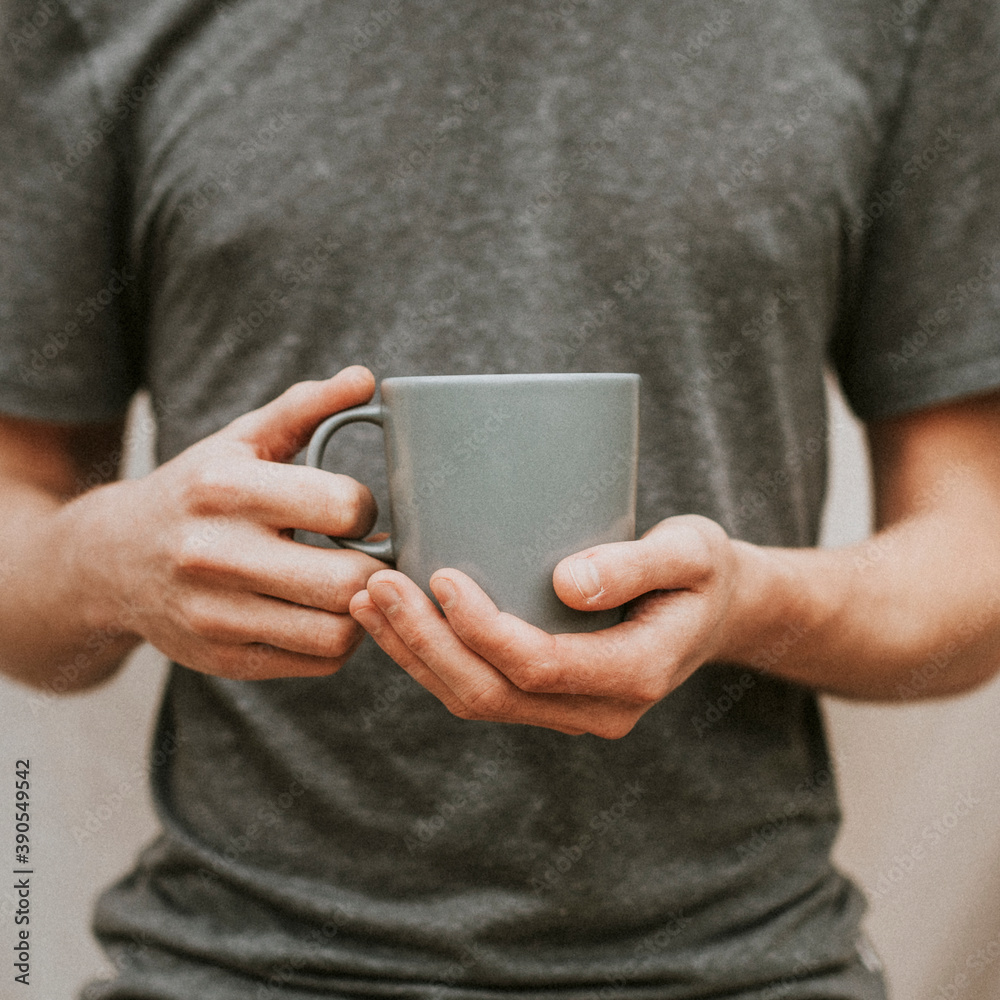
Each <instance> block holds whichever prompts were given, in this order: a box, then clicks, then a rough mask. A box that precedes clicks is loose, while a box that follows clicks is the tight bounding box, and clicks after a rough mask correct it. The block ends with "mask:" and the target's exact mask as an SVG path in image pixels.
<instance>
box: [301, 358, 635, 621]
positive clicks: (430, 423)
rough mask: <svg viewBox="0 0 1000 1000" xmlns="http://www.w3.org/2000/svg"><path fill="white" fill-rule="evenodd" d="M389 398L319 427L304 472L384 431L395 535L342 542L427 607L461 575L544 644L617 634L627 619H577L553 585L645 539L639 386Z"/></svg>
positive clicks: (580, 384)
mask: <svg viewBox="0 0 1000 1000" xmlns="http://www.w3.org/2000/svg"><path fill="white" fill-rule="evenodd" d="M381 389H382V392H381V402H380V403H373V404H370V405H368V406H356V407H353V408H352V409H349V410H343V411H341V412H340V413H335V414H334V415H333V416H332V417H329V418H328V419H327V420H325V421H324V422H323V423H322V424H320V426H319V427H318V428H317V429H316V432H315V433H314V434H313V437H312V440H311V441H310V443H309V450H308V452H307V455H306V462H307V463H308V464H309V465H312V466H315V467H317V468H318V467H319V466H320V464H321V462H322V460H323V454H324V451H325V449H326V446H327V442H328V441H329V440H330V437H331V436H332V435H333V434H334V433H335V432H336V431H337V430H339V429H340V428H341V427H343V426H345V425H346V424H349V423H354V422H356V421H367V422H370V423H373V424H378V425H380V426H381V427H382V429H383V431H384V436H385V459H386V466H387V470H388V479H389V511H390V520H391V533H390V536H389V537H388V538H386V539H384V540H383V541H378V542H367V541H357V540H354V539H347V538H334V539H333V541H335V542H336V543H337V544H338V545H341V546H344V547H345V548H351V549H357V550H359V551H361V552H367V553H368V554H369V555H372V556H375V557H376V558H378V559H382V560H384V561H385V562H388V563H392V564H394V565H395V566H396V568H397V569H399V570H400V572H402V573H405V574H406V575H407V576H408V577H410V578H411V579H412V580H414V581H415V582H416V583H417V584H418V585H419V586H420V587H422V588H423V589H424V591H425V593H427V594H428V596H432V595H431V592H430V589H429V586H428V581H429V579H430V577H431V574H432V573H434V571H435V570H438V569H443V568H445V567H454V568H455V569H460V570H462V572H464V573H467V574H468V575H469V576H470V577H472V579H473V580H475V581H476V582H477V583H478V584H479V585H480V586H481V587H482V588H483V590H484V591H486V593H487V594H489V596H490V597H491V598H492V599H493V601H494V602H495V603H496V605H497V606H498V607H499V608H500V610H501V611H509V612H511V613H512V614H515V615H517V616H518V617H519V618H523V619H525V620H526V621H529V622H531V623H532V624H533V625H537V626H539V627H540V628H543V629H545V630H546V631H548V632H553V633H555V632H590V631H593V630H594V629H599V628H606V627H608V626H610V625H614V624H616V623H618V622H619V621H621V619H622V612H621V610H620V609H614V610H611V611H576V610H574V609H573V608H569V607H567V606H566V605H565V604H563V603H562V601H560V600H559V598H558V597H557V596H556V593H555V590H554V589H553V587H552V571H553V569H555V566H556V564H557V563H558V562H559V561H560V560H561V559H562V558H563V557H564V556H567V555H570V554H572V553H573V552H578V551H580V550H581V549H585V548H588V547H589V546H591V545H598V544H601V543H604V542H620V541H628V540H631V539H632V538H634V537H635V494H636V469H637V464H638V449H639V376H638V375H632V374H619V373H610V372H608V373H594V374H588V373H569V374H541V375H415V376H410V377H405V378H388V379H385V381H383V382H382V387H381Z"/></svg>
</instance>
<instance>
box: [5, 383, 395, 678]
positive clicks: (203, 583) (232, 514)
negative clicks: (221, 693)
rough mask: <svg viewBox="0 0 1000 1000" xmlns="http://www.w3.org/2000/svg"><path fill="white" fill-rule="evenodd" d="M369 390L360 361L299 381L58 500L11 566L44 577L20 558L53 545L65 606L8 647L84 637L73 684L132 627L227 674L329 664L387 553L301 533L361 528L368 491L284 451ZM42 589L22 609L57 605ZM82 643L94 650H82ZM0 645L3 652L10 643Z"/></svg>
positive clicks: (299, 671)
mask: <svg viewBox="0 0 1000 1000" xmlns="http://www.w3.org/2000/svg"><path fill="white" fill-rule="evenodd" d="M373 391H374V379H373V377H372V375H371V373H370V372H369V371H368V370H367V369H364V368H360V367H352V368H347V369H344V370H343V371H342V372H340V373H339V374H337V375H336V376H335V377H334V378H332V379H329V380H327V381H323V382H303V383H299V384H297V385H294V386H292V387H291V388H290V389H288V390H287V391H286V392H285V393H283V394H282V395H281V396H279V397H278V398H277V399H275V400H274V401H273V402H271V403H269V404H267V405H266V406H264V407H261V408H260V409H258V410H254V411H252V412H251V413H247V414H245V415H244V416H242V417H239V418H238V419H236V420H234V421H233V422H232V423H231V424H229V425H228V426H227V427H225V428H223V429H222V430H220V431H218V432H217V433H215V434H213V435H211V436H210V437H207V438H205V439H204V440H202V441H200V442H198V443H197V444H194V445H192V446H191V447H190V448H188V449H186V450H185V451H183V452H182V453H181V454H179V455H177V456H176V457H175V458H174V459H172V460H171V461H169V462H166V463H165V464H164V465H162V466H160V467H159V468H157V469H156V470H155V471H153V472H151V473H150V474H149V475H147V476H145V477H143V478H141V479H135V480H127V481H121V482H115V483H110V484H108V485H105V486H100V487H97V488H96V489H93V490H90V491H89V492H87V493H84V494H83V495H81V496H79V497H77V498H76V499H74V500H72V501H70V502H68V503H62V504H60V505H59V506H58V508H55V509H53V510H52V511H51V513H52V516H51V517H50V518H48V519H47V522H48V523H47V529H46V532H45V533H44V534H43V535H42V536H40V537H39V541H38V543H37V545H38V548H39V551H38V552H36V553H35V554H34V555H35V556H36V558H35V559H34V561H33V562H32V553H31V552H30V551H23V546H22V551H21V552H20V556H21V559H20V560H17V561H15V563H14V565H15V569H16V568H17V567H18V564H20V566H21V567H23V568H25V570H26V571H27V575H28V577H30V578H32V579H31V584H30V587H29V588H28V589H29V590H31V589H37V588H39V587H40V586H44V584H43V583H42V582H41V580H40V579H39V577H38V575H37V572H32V571H31V570H30V569H29V567H31V569H37V566H38V560H39V559H41V560H42V561H43V562H44V561H49V560H51V559H52V558H53V557H54V555H55V554H56V553H58V554H59V559H58V562H59V564H60V565H59V568H58V572H59V573H60V574H62V575H61V578H60V579H58V580H53V589H54V590H58V591H59V592H60V594H61V599H60V602H59V603H60V606H61V608H62V611H61V613H60V615H59V620H58V621H51V622H45V621H42V620H38V621H36V622H34V624H33V627H30V628H28V629H27V630H26V629H24V628H23V627H22V628H20V629H18V631H19V632H20V633H21V639H22V641H21V643H20V646H19V648H18V649H17V650H14V651H13V655H14V656H15V657H16V658H17V659H24V660H25V661H32V660H37V659H38V656H39V654H43V655H47V656H49V657H52V655H53V654H54V653H55V654H57V656H56V660H60V659H61V660H66V659H67V658H68V657H69V656H70V654H73V653H74V650H78V651H80V652H83V653H84V657H83V660H84V669H83V670H82V672H81V671H74V675H75V674H77V673H82V675H81V676H80V677H79V678H77V679H76V680H75V682H74V685H73V686H79V687H82V686H86V685H87V684H88V683H93V682H95V681H97V680H100V679H101V678H102V677H104V676H106V675H107V674H108V673H110V672H111V670H112V669H114V666H115V665H116V663H117V661H119V660H120V659H121V658H122V656H123V655H124V652H126V651H127V648H128V647H130V646H131V645H134V644H135V642H137V641H138V640H139V639H140V638H141V639H146V640H148V641H149V642H151V643H152V644H153V645H154V646H156V647H157V648H158V649H160V650H161V651H162V652H164V653H166V654H167V655H168V656H169V657H171V658H172V659H174V660H176V661H177V662H179V663H182V664H184V665H185V666H188V667H192V668H194V669H196V670H200V671H203V672H205V673H211V674H216V675H218V676H223V677H231V678H239V679H265V678H272V677H303V676H319V675H325V674H331V673H334V672H335V671H336V670H338V669H339V668H340V667H341V666H342V665H343V664H344V662H345V661H346V659H347V658H348V657H349V656H350V654H351V653H352V652H353V651H354V649H355V647H356V646H357V645H358V643H359V642H360V641H361V639H362V638H363V636H364V632H363V631H362V630H361V629H360V627H359V626H358V625H357V623H356V622H355V621H354V620H353V619H352V618H351V617H350V615H349V614H348V613H347V610H348V605H349V603H350V600H351V597H352V596H353V595H354V594H355V593H357V592H358V591H361V590H363V589H364V587H365V583H366V581H367V579H368V577H369V576H371V574H372V573H373V572H375V571H376V570H378V569H382V568H384V564H383V563H381V562H379V561H378V560H376V559H372V558H371V557H369V556H366V555H363V554H361V553H359V552H353V551H349V550H346V549H320V548H316V547H313V546H308V545H303V544H301V543H298V542H295V541H294V540H293V539H292V537H291V534H292V529H295V528H301V529H305V530H308V531H313V532H318V533H321V534H329V535H343V536H348V537H359V536H362V535H364V534H365V532H367V531H368V530H370V528H371V526H372V524H373V523H374V520H375V514H376V507H375V502H374V500H373V498H372V495H371V493H370V491H369V490H368V489H367V487H365V486H363V485H361V484H360V483H358V482H356V481H355V480H353V479H350V478H348V477H346V476H340V475H331V474H330V473H328V472H324V471H322V470H319V469H312V468H309V467H305V466H299V465H291V464H288V462H289V459H291V458H292V457H293V456H294V455H295V454H296V453H297V452H298V451H299V450H301V448H302V447H304V445H305V444H306V443H307V442H308V440H309V437H310V435H311V434H312V432H313V430H314V429H315V428H316V426H318V424H319V423H320V422H321V421H322V420H323V419H324V418H325V417H327V416H329V415H330V414H331V413H334V412H337V411H339V410H342V409H346V408H347V407H350V406H355V405H358V404H360V403H364V402H366V401H367V400H369V399H370V398H371V396H372V393H373ZM29 548H30V545H29ZM43 549H44V551H42V550H43ZM51 596H52V595H51V594H50V595H39V600H38V601H37V602H36V603H35V605H34V606H32V604H31V603H30V602H28V603H27V604H26V603H25V600H24V598H23V597H22V598H21V599H20V604H21V608H20V613H21V614H22V616H23V614H29V615H31V614H32V613H33V607H34V614H35V616H36V618H44V617H45V616H46V614H49V615H51V609H52V607H53V601H52V600H51V599H45V598H51ZM12 603H16V602H11V601H6V600H5V601H4V606H2V607H0V616H3V617H7V616H8V614H11V613H15V612H16V610H17V609H15V608H12V607H11V604H12ZM46 626H48V629H47V628H46ZM46 631H47V632H48V638H47V639H44V638H43V636H44V635H45V634H46ZM53 633H55V634H56V635H58V636H59V637H60V639H59V641H58V642H57V643H56V644H55V647H56V648H52V647H53ZM35 635H37V636H38V641H37V642H35V643H34V648H31V647H32V645H33V644H32V642H31V637H32V636H35ZM129 638H131V642H129V641H128V639H129ZM24 640H27V642H25V641H24ZM87 651H96V652H94V653H93V654H92V655H90V656H89V658H88V654H87ZM0 655H2V656H3V659H4V660H5V661H9V660H10V657H11V655H12V650H10V649H2V650H0ZM73 658H74V661H75V662H80V660H79V654H76V655H75V656H74V657H73ZM112 660H114V662H111V661H112ZM91 661H92V662H91ZM25 667H28V668H29V669H24V668H22V669H16V668H15V669H8V671H7V672H10V673H12V674H14V675H15V676H21V677H22V678H24V679H28V680H34V681H35V682H38V681H39V680H43V679H44V668H41V667H40V666H39V664H38V663H34V664H31V663H29V662H25ZM88 667H89V669H87V668H88ZM52 669H53V671H56V670H58V669H59V666H58V663H57V662H54V663H53V664H52Z"/></svg>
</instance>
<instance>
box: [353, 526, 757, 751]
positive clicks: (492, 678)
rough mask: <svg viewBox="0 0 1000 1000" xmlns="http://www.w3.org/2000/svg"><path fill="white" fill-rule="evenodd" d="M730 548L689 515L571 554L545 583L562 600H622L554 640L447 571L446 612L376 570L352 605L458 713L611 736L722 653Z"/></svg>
mask: <svg viewBox="0 0 1000 1000" xmlns="http://www.w3.org/2000/svg"><path fill="white" fill-rule="evenodd" d="M740 544H741V543H735V542H733V541H732V540H731V539H730V538H729V537H728V535H727V534H726V532H725V531H724V530H723V529H722V528H721V527H720V526H719V525H718V524H716V523H715V522H714V521H710V520H708V519H707V518H704V517H699V516H696V515H686V516H680V517H671V518H668V519H666V520H664V521H661V522H660V523H659V524H657V525H655V526H654V527H653V528H651V529H650V530H649V531H648V532H647V533H646V534H645V535H643V537H642V538H641V539H639V540H637V541H633V542H619V543H614V544H608V545H599V546H596V547H594V548H591V549H586V550H584V551H582V552H579V553H577V554H575V555H572V556H569V557H567V558H566V559H564V560H563V561H562V562H560V563H559V565H558V566H557V567H556V568H555V571H554V573H553V585H554V587H555V591H556V594H557V595H558V596H559V598H560V599H561V600H562V601H563V602H565V603H566V604H568V605H569V606H570V607H573V608H577V609H579V610H583V611H597V610H603V609H606V608H613V607H618V606H619V605H622V604H626V603H627V602H631V603H630V604H629V607H628V609H627V613H626V617H625V621H624V622H622V623H621V624H619V625H615V626H613V627H612V628H607V629H602V630H599V631H596V632H585V633H568V634H561V635H550V634H548V633H547V632H544V631H542V630H541V629H539V628H536V627H534V626H533V625H529V624H528V623H527V622H525V621H523V620H521V619H520V618H517V617H515V616H514V615H510V614H506V613H504V612H502V611H499V610H498V609H497V607H496V605H495V604H493V602H492V601H491V600H490V599H489V598H488V597H487V596H486V594H485V593H484V592H483V591H482V589H480V587H479V586H477V584H476V583H474V582H473V581H472V580H471V579H470V578H469V577H468V576H466V575H465V574H464V573H461V572H459V571H458V570H455V569H443V570H439V571H438V572H436V573H435V574H434V576H433V577H432V578H431V581H430V586H431V590H432V591H433V593H434V595H435V597H436V598H437V599H438V601H439V602H440V604H441V607H442V608H443V609H444V614H443V615H442V614H441V613H440V612H439V611H438V610H437V608H436V607H435V606H434V604H433V603H432V602H431V601H430V600H429V599H428V598H427V596H426V595H425V594H424V593H423V592H422V591H421V590H420V588H419V587H417V586H416V584H414V583H413V581H411V580H410V579H409V578H407V577H406V576H404V575H403V574H402V573H399V572H396V571H394V570H380V571H379V572H377V573H375V574H374V575H373V576H372V577H371V578H370V579H369V580H368V587H367V590H363V591H361V592H360V593H358V594H356V595H355V596H354V598H353V599H352V600H351V604H350V612H351V614H352V615H353V616H354V618H355V619H356V620H357V621H358V622H360V624H361V625H362V626H363V627H364V628H365V629H366V630H367V631H368V632H369V633H370V634H371V635H372V637H373V638H374V639H375V641H376V642H377V643H378V644H379V646H381V647H382V649H383V650H385V652H386V653H388V654H389V656H391V657H392V658H393V659H394V660H395V661H396V662H397V663H398V664H399V665H400V666H401V667H403V669H404V670H406V671H407V672H408V673H409V674H410V675H411V676H412V677H413V678H414V679H415V680H417V681H418V682H419V683H420V684H422V685H423V686H424V687H425V688H427V690H428V691H430V692H431V693H432V694H434V695H435V696H436V697H438V698H439V699H440V700H441V701H442V702H443V704H444V705H445V707H446V708H447V709H448V710H449V711H450V712H452V713H453V714H455V715H457V716H458V717H460V718H463V719H481V720H489V721H492V722H518V723H526V724H529V725H535V726H544V727H547V728H550V729H556V730H559V731H560V732H563V733H569V734H572V735H580V734H582V733H593V734H595V735H597V736H602V737H606V738H609V739H617V738H619V737H621V736H624V735H625V734H626V733H628V732H629V731H630V730H631V729H632V727H633V726H634V725H635V724H636V722H637V721H638V719H639V718H640V717H641V716H642V715H643V714H644V713H645V712H646V711H647V710H648V709H649V708H650V707H651V706H653V705H654V704H656V702H658V701H660V699H662V698H663V697H665V696H666V695H667V694H669V693H670V692H671V691H672V690H673V689H674V688H676V687H677V686H678V685H679V684H681V683H682V682H683V681H684V680H685V679H686V678H687V677H689V676H690V675H691V673H692V672H693V671H694V670H696V669H697V668H698V667H699V666H701V664H703V663H705V662H707V661H709V660H712V659H715V658H717V657H718V655H719V653H720V651H722V650H723V649H724V648H725V645H726V642H725V639H726V637H725V632H726V627H727V624H728V623H729V621H730V618H731V612H732V606H733V603H734V594H735V593H736V591H737V586H738V580H737V578H738V576H739V574H740V566H741V561H740V558H739V552H738V547H739V545H740Z"/></svg>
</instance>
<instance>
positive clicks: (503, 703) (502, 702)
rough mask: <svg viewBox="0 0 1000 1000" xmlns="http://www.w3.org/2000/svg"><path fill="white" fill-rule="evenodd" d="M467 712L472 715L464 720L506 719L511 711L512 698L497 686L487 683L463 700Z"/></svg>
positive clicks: (466, 716) (465, 716)
mask: <svg viewBox="0 0 1000 1000" xmlns="http://www.w3.org/2000/svg"><path fill="white" fill-rule="evenodd" d="M463 703H464V706H465V711H466V712H469V713H471V714H470V715H463V718H472V719H497V718H502V717H505V716H506V715H507V714H508V711H509V709H510V704H511V703H510V697H509V695H507V694H506V693H505V692H504V690H503V689H502V688H501V687H500V686H499V685H497V684H491V683H487V684H485V685H484V686H483V687H480V688H479V689H478V690H476V691H474V692H472V694H471V695H469V696H468V697H465V698H463Z"/></svg>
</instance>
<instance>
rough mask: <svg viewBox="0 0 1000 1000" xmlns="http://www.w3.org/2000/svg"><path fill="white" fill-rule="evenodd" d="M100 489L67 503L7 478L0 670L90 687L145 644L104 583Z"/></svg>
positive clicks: (0, 537) (0, 507)
mask: <svg viewBox="0 0 1000 1000" xmlns="http://www.w3.org/2000/svg"><path fill="white" fill-rule="evenodd" d="M118 488H119V486H118V485H115V486H112V487H100V488H99V489H98V490H96V491H92V492H91V493H88V494H84V495H83V496H81V497H78V498H77V499H75V500H72V501H69V502H68V503H67V502H64V501H62V500H61V499H60V498H59V497H58V496H56V495H55V494H53V493H51V492H49V491H46V490H43V489H40V488H39V487H37V486H35V485H31V484H25V483H19V482H13V481H7V482H5V483H4V485H3V489H2V493H0V551H2V552H3V553H4V557H3V577H4V581H3V586H2V587H0V622H2V623H3V627H2V628H0V671H2V672H3V673H5V674H7V675H8V676H11V677H14V678H16V679H18V680H20V681H22V682H24V683H27V684H30V685H32V686H35V687H40V688H46V689H49V690H52V691H54V692H57V693H62V692H64V691H71V690H78V689H82V688H86V687H89V686H91V685H93V684H96V683H98V682H99V681H101V680H103V679H105V678H106V677H107V676H108V675H110V674H111V673H112V672H114V670H115V668H116V667H117V666H118V665H119V664H120V663H121V661H122V659H123V657H124V656H125V655H126V654H127V653H128V652H129V651H130V650H131V649H133V648H134V647H135V646H136V645H137V644H138V642H139V641H140V639H139V637H138V636H137V635H135V634H134V633H133V632H131V631H130V628H129V615H128V609H127V606H126V605H124V604H121V605H120V611H119V612H118V613H115V612H113V611H110V610H109V609H110V608H111V607H113V606H115V603H116V602H115V601H114V599H113V598H111V599H110V600H109V598H110V597H111V595H109V594H107V593H106V592H103V593H100V594H99V593H97V591H98V590H99V589H102V588H101V584H100V583H99V582H98V579H99V578H98V575H97V574H96V573H95V572H93V570H94V569H96V568H97V567H96V565H95V560H100V559H102V558H105V559H106V558H107V553H106V552H104V553H103V555H102V548H103V544H104V543H102V541H101V538H100V529H99V521H100V519H99V518H97V517H95V507H96V506H99V505H100V503H101V500H102V497H101V495H100V493H101V491H104V490H107V489H118Z"/></svg>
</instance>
